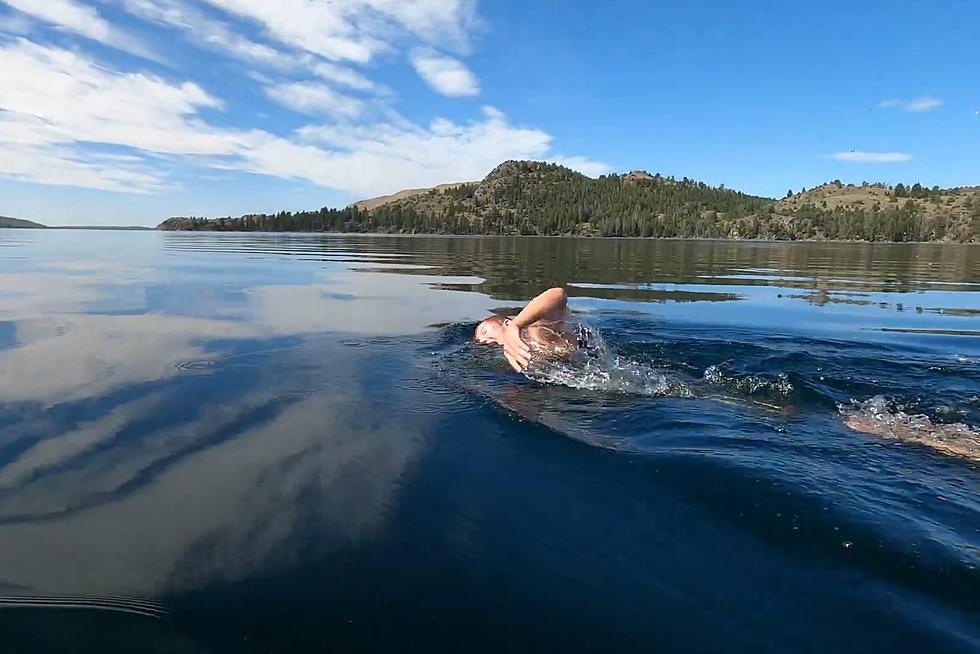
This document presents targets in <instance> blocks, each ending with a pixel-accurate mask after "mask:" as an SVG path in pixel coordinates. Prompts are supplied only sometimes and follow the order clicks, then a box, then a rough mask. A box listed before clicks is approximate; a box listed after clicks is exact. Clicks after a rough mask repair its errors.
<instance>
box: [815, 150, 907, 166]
mask: <svg viewBox="0 0 980 654" xmlns="http://www.w3.org/2000/svg"><path fill="white" fill-rule="evenodd" d="M830 158H831V159H836V160H837V161H850V162H854V163H902V162H905V161H911V160H912V159H913V156H912V155H911V154H908V153H906V152H861V151H859V150H858V151H854V150H852V151H850V152H835V153H834V154H832V155H830Z"/></svg>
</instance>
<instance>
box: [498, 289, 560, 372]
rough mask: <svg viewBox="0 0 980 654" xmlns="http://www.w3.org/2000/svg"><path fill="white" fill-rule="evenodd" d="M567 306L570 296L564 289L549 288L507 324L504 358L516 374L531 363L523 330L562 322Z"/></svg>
mask: <svg viewBox="0 0 980 654" xmlns="http://www.w3.org/2000/svg"><path fill="white" fill-rule="evenodd" d="M566 304H568V296H567V295H566V294H565V291H564V289H561V288H549V289H548V290H547V291H545V292H544V293H542V294H540V295H538V296H537V297H536V298H534V299H533V300H531V301H530V302H528V305H527V306H526V307H524V309H523V310H522V311H521V312H520V313H519V314H517V317H516V318H514V319H513V320H511V321H510V322H508V323H507V326H506V327H505V328H504V356H505V357H506V358H507V361H508V362H509V363H510V367H511V368H513V369H514V370H515V371H516V372H520V371H521V370H523V369H524V368H527V364H528V363H530V362H531V350H530V348H529V347H528V345H527V343H525V342H524V339H523V338H521V330H522V329H523V328H525V327H527V326H529V325H533V324H534V323H536V322H538V321H541V320H561V319H562V318H564V317H565V305H566Z"/></svg>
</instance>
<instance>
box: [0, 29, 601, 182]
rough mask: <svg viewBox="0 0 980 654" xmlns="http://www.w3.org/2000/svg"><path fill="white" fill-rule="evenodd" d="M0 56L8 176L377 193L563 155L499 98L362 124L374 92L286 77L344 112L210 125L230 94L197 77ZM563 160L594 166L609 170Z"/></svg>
mask: <svg viewBox="0 0 980 654" xmlns="http://www.w3.org/2000/svg"><path fill="white" fill-rule="evenodd" d="M0 60H2V61H3V62H4V66H2V67H0V88H3V89H5V91H4V93H3V94H0V175H6V176H9V177H14V178H16V179H22V180H27V181H33V182H37V183H43V184H63V185H71V186H79V187H85V188H97V189H104V190H112V191H127V192H144V193H146V192H158V191H160V190H162V189H164V188H166V187H168V186H170V185H172V184H173V182H172V181H171V180H170V178H169V176H168V174H167V171H168V169H169V168H170V167H174V168H176V167H177V164H178V163H179V164H180V168H181V169H183V170H190V169H193V167H195V166H197V167H211V168H220V169H225V170H239V171H247V172H252V173H258V174H263V175H270V176H276V177H289V178H296V179H303V180H307V181H309V182H311V183H313V184H316V185H319V186H323V187H328V188H333V189H338V190H342V191H346V192H348V193H351V194H356V195H362V196H367V195H380V194H382V193H389V192H393V191H397V190H400V189H402V188H406V187H412V186H429V185H433V184H436V183H440V182H445V181H453V180H471V179H479V178H481V177H483V176H484V175H485V174H486V173H487V172H489V171H490V170H491V169H492V168H493V167H494V166H496V165H497V164H499V163H500V162H501V161H504V160H506V159H547V158H551V157H555V156H557V155H553V154H552V153H551V140H552V139H551V136H550V135H549V134H548V133H547V132H545V131H543V130H540V129H534V128H528V127H520V126H516V125H513V124H511V123H510V121H509V120H508V118H507V116H506V115H505V114H503V113H502V112H500V111H499V110H496V109H493V108H490V107H486V108H484V111H483V114H482V116H480V117H479V118H477V119H475V120H472V121H469V122H466V123H459V122H453V121H449V120H446V119H441V118H437V119H435V120H433V121H432V122H431V123H430V124H429V126H428V127H422V126H419V125H417V124H415V123H412V122H410V121H408V120H405V119H404V118H400V117H398V116H397V115H396V114H394V113H393V112H391V117H390V118H389V119H388V120H387V121H386V122H382V123H370V124H355V123H353V122H351V120H352V119H354V118H357V117H358V116H359V115H360V114H359V111H360V109H361V106H362V101H360V100H358V99H355V98H350V97H348V96H345V95H343V94H340V93H337V92H336V91H333V90H331V89H329V88H328V87H325V86H323V85H321V84H318V83H315V82H303V83H282V84H278V85H274V86H273V87H272V88H270V89H269V92H270V94H271V95H272V96H273V97H275V98H277V99H278V100H279V101H282V102H284V103H287V104H290V105H291V106H293V108H296V109H299V110H302V111H310V112H323V113H328V114H332V115H334V116H338V115H339V116H340V117H341V118H344V121H343V122H341V123H332V124H316V125H309V126H307V127H304V128H302V129H300V130H298V131H297V132H296V133H294V134H290V135H276V134H272V133H270V132H267V131H262V130H258V129H251V130H242V129H230V128H221V127H217V126H215V125H213V124H211V123H209V122H207V121H206V120H205V119H204V117H203V116H202V111H205V110H215V109H222V108H223V106H224V105H223V102H222V101H221V100H219V99H218V98H215V97H214V96H212V95H211V94H209V93H208V92H207V91H205V90H204V89H202V88H201V87H199V86H197V85H196V84H194V83H191V82H170V81H167V80H164V79H161V78H158V77H155V76H151V75H146V74H141V73H126V72H120V71H114V70H112V69H110V68H108V67H106V66H103V65H99V64H97V63H96V62H94V61H93V60H91V59H88V58H86V57H85V56H84V55H82V54H78V53H75V52H71V51H68V50H64V49H60V48H55V47H49V46H42V45H38V44H36V43H33V42H31V41H28V40H25V39H20V40H18V41H15V42H10V43H6V44H0ZM106 146H109V147H108V148H107V147H106ZM120 149H122V151H121V152H120V151H119V150H120ZM103 150H109V151H110V152H111V154H107V153H105V152H102V151H103ZM559 160H561V161H563V162H564V163H567V164H569V165H571V166H573V167H575V168H578V169H579V170H583V171H584V172H586V173H588V174H596V173H597V172H604V171H605V170H607V169H608V167H607V166H606V165H605V164H602V163H600V162H594V161H590V160H588V159H584V158H580V157H566V158H559Z"/></svg>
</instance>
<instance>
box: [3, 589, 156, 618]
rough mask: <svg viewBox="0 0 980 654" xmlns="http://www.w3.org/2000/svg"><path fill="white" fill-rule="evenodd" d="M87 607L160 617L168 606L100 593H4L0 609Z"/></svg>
mask: <svg viewBox="0 0 980 654" xmlns="http://www.w3.org/2000/svg"><path fill="white" fill-rule="evenodd" d="M5 608H7V609H59V610H63V609H85V610H90V611H114V612H117V613H130V614H133V615H140V616H143V617H147V618H160V617H162V616H164V615H165V614H166V613H167V608H166V607H165V606H163V605H162V604H160V603H158V602H154V601H153V600H148V599H142V598H137V597H117V596H99V595H3V596H0V609H5Z"/></svg>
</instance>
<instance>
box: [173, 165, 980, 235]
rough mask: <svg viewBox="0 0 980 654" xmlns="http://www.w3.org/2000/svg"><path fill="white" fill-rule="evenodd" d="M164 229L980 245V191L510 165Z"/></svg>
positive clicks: (186, 221)
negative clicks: (761, 186) (766, 193)
mask: <svg viewBox="0 0 980 654" xmlns="http://www.w3.org/2000/svg"><path fill="white" fill-rule="evenodd" d="M159 228H160V229H175V230H234V231H331V232H380V233H411V234H417V233H430V234H501V235H508V234H515V235H516V234H527V235H570V236H639V237H672V238H673V237H677V238H731V239H779V240H794V239H816V240H820V239H823V240H868V241H876V240H877V241H919V240H945V241H971V240H972V241H977V240H980V193H978V189H976V188H973V189H949V190H941V189H935V188H934V189H924V188H923V187H921V186H919V185H918V184H916V185H914V186H912V187H908V188H906V187H904V186H903V185H896V186H895V187H894V188H893V187H889V186H886V185H883V184H873V185H869V184H864V185H861V186H856V185H853V184H850V185H844V184H841V183H840V182H838V181H834V182H831V183H829V184H824V185H821V186H819V187H817V188H816V189H811V190H810V191H801V192H800V193H797V194H792V193H790V194H788V195H787V197H786V198H784V199H782V200H778V201H777V200H774V199H771V198H763V197H758V196H753V195H749V194H746V193H742V192H739V191H735V190H732V189H726V188H724V186H718V187H715V186H710V185H708V184H705V183H704V182H699V181H696V180H691V179H688V178H683V179H681V180H677V179H674V178H670V177H663V176H661V175H659V174H650V173H648V172H645V171H640V170H634V171H632V172H630V173H626V174H615V175H603V176H601V177H599V178H595V179H593V178H590V177H587V176H585V175H583V174H581V173H578V172H576V171H573V170H571V169H569V168H566V167H564V166H559V165H556V164H550V163H544V162H536V161H506V162H504V163H502V164H500V165H499V166H497V167H496V168H495V169H494V170H493V171H491V172H490V173H489V174H488V175H487V176H486V177H485V178H484V179H483V180H481V181H479V182H459V183H452V184H443V185H440V186H437V187H433V188H429V189H409V190H406V191H402V192H400V193H395V194H391V195H387V196H381V197H378V198H371V199H368V200H362V201H360V202H357V203H354V204H352V205H350V206H348V207H346V208H344V209H329V208H323V209H320V210H319V211H304V212H298V213H290V212H280V213H278V214H250V215H246V216H242V217H240V218H230V217H229V218H216V219H204V218H171V219H169V220H167V221H164V222H163V223H161V225H160V226H159Z"/></svg>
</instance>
